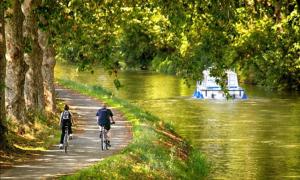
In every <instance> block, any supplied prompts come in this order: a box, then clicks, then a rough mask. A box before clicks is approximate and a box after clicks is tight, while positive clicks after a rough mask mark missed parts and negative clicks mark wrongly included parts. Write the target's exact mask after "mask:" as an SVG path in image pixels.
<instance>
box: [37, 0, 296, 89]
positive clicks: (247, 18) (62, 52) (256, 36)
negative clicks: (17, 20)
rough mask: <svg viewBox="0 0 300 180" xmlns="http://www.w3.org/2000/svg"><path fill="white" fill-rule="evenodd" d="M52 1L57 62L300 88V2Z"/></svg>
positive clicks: (80, 67) (52, 20) (51, 24)
mask: <svg viewBox="0 0 300 180" xmlns="http://www.w3.org/2000/svg"><path fill="white" fill-rule="evenodd" d="M46 2H47V3H45V4H46V5H45V6H43V8H42V9H41V12H43V13H42V14H43V16H45V17H46V19H51V21H50V22H49V25H48V27H51V28H50V29H52V30H51V32H53V34H54V36H53V37H54V38H53V39H54V41H55V42H56V45H57V46H56V47H57V50H58V56H59V57H61V59H65V60H67V61H68V62H71V63H75V64H78V66H79V69H82V70H84V69H86V67H88V68H89V67H93V65H94V64H96V63H97V64H101V65H102V66H103V67H104V68H105V69H106V70H108V71H111V72H118V70H119V69H120V68H121V66H120V64H122V67H123V68H129V69H136V68H141V69H149V68H150V69H152V70H156V71H162V72H168V73H169V72H172V73H173V72H176V74H177V75H180V76H182V77H184V78H185V79H186V80H188V81H189V80H199V79H201V78H202V71H203V70H205V69H207V68H212V69H213V74H214V75H215V76H217V77H218V78H219V79H220V83H223V84H224V80H223V79H224V78H223V77H222V76H223V75H224V71H225V70H227V69H233V70H236V71H237V72H238V73H239V74H241V75H242V77H241V78H240V79H243V80H245V82H247V83H253V84H260V85H263V86H266V87H269V88H273V89H279V90H283V89H293V90H299V89H300V87H299V86H300V82H299V76H300V75H299V74H300V70H299V69H300V68H299V56H300V55H299V54H300V53H299V51H300V50H299V37H300V35H299V29H300V27H299V24H300V23H299V6H300V5H299V2H298V1H295V0H293V1H280V3H279V2H277V1H276V2H275V1H248V0H247V1H227V0H221V1H211V0H209V1H185V0H179V1H161V0H160V1H152V0H146V1H142V2H141V1H138V2H136V1H120V0H116V1H113V2H112V1H89V2H87V1H61V2H59V3H57V2H56V1H49V0H48V1H46ZM50 5H55V6H53V8H52V9H51V6H50ZM50 10H51V11H50ZM47 12H48V14H47ZM49 12H51V13H49Z"/></svg>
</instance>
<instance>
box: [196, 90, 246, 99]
mask: <svg viewBox="0 0 300 180" xmlns="http://www.w3.org/2000/svg"><path fill="white" fill-rule="evenodd" d="M228 93H229V95H230V96H231V98H232V99H247V95H246V93H245V91H244V90H243V89H231V90H230V89H229V90H228ZM193 97H194V98H196V99H226V95H225V93H224V92H223V91H222V90H220V89H200V90H199V89H197V90H196V91H195V92H194V95H193Z"/></svg>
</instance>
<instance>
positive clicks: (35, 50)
mask: <svg viewBox="0 0 300 180" xmlns="http://www.w3.org/2000/svg"><path fill="white" fill-rule="evenodd" d="M39 5H40V1H39V0H34V1H33V0H25V1H24V2H23V5H22V9H23V13H24V15H25V21H24V37H25V42H26V43H25V44H26V45H27V46H26V48H25V49H28V50H27V51H26V52H25V56H24V58H25V62H26V64H27V65H28V67H29V69H28V71H27V73H26V78H25V102H26V107H27V109H28V110H34V111H36V110H39V111H43V110H44V108H45V101H44V88H43V76H42V62H43V55H42V49H41V47H40V45H39V42H38V26H37V20H38V17H37V15H36V13H34V10H35V9H36V8H37V7H38V6H39Z"/></svg>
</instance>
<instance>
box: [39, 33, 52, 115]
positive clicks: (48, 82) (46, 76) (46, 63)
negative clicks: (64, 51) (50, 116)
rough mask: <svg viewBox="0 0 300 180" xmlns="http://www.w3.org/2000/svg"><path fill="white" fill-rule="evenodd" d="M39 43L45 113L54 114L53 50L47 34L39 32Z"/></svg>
mask: <svg viewBox="0 0 300 180" xmlns="http://www.w3.org/2000/svg"><path fill="white" fill-rule="evenodd" d="M39 43H40V46H41V48H42V50H43V64H42V74H43V80H44V94H45V105H46V111H48V112H55V110H56V103H55V88H54V67H55V63H56V61H55V49H54V47H53V44H51V43H50V41H49V32H47V31H44V30H39Z"/></svg>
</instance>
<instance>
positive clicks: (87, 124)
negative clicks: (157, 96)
mask: <svg viewBox="0 0 300 180" xmlns="http://www.w3.org/2000/svg"><path fill="white" fill-rule="evenodd" d="M56 92H57V93H58V98H60V99H62V100H64V101H65V102H66V103H67V104H69V105H70V110H71V112H76V114H77V116H78V117H77V118H78V119H80V122H81V123H78V124H77V128H79V129H82V130H83V132H82V133H78V134H77V133H76V132H75V133H74V138H73V139H72V140H71V141H70V149H69V151H68V153H67V154H65V153H64V151H62V150H60V149H58V144H57V145H55V146H53V147H52V148H51V149H50V150H47V151H45V152H43V153H42V154H41V156H39V157H38V158H36V159H34V160H32V161H29V162H27V163H25V164H22V165H15V166H13V167H12V168H10V169H2V170H1V172H0V179H1V180H2V179H45V178H50V177H56V176H60V175H65V174H72V173H74V172H76V171H78V170H79V169H82V168H83V167H86V166H89V165H91V164H94V163H95V162H97V161H101V160H102V159H104V158H105V157H107V156H111V155H113V154H116V153H117V152H119V151H120V150H121V149H122V148H124V147H125V146H126V145H127V144H128V143H129V142H130V140H131V138H132V135H131V131H130V126H129V122H127V121H125V120H124V119H123V118H122V116H121V114H120V113H119V112H117V111H114V110H113V109H112V111H113V113H114V120H115V121H116V124H115V125H112V128H111V145H112V147H111V148H110V149H109V150H106V151H102V150H101V149H100V139H99V128H98V126H97V124H96V116H95V115H96V111H97V109H99V107H100V106H101V102H100V101H98V100H95V99H92V98H90V97H87V96H84V95H81V94H77V93H75V92H73V91H71V90H68V89H64V88H61V87H58V88H56Z"/></svg>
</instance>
